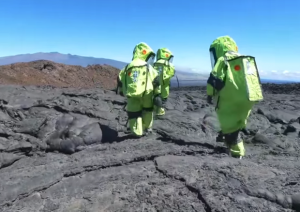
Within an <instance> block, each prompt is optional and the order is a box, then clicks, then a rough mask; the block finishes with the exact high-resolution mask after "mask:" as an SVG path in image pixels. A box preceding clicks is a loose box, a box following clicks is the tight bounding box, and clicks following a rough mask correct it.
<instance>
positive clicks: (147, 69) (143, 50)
mask: <svg viewBox="0 0 300 212" xmlns="http://www.w3.org/2000/svg"><path fill="white" fill-rule="evenodd" d="M154 58H155V53H154V51H153V50H152V49H151V48H150V47H149V46H148V45H147V44H146V43H144V42H141V43H139V44H137V45H136V46H135V48H134V50H133V58H132V61H131V63H129V64H128V65H127V66H126V67H125V68H124V69H122V70H121V71H120V73H119V77H118V89H119V88H121V89H122V92H120V94H121V95H124V96H126V97H127V115H128V122H129V127H130V131H131V133H132V135H134V136H137V137H141V136H143V135H144V133H146V134H148V133H150V132H152V125H153V107H154V105H153V104H154V103H159V102H161V100H160V98H161V97H160V90H159V85H160V83H159V77H158V74H157V71H156V70H155V69H154V68H153V66H152V65H153V63H154Z"/></svg>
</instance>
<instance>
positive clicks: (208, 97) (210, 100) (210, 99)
mask: <svg viewBox="0 0 300 212" xmlns="http://www.w3.org/2000/svg"><path fill="white" fill-rule="evenodd" d="M207 103H208V104H210V105H212V104H213V102H212V96H207Z"/></svg>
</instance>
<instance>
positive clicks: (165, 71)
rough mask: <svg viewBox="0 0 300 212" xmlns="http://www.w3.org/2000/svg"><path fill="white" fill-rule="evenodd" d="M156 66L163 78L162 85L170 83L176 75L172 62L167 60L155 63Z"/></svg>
mask: <svg viewBox="0 0 300 212" xmlns="http://www.w3.org/2000/svg"><path fill="white" fill-rule="evenodd" d="M154 68H155V69H156V70H157V73H158V75H159V77H160V79H161V80H162V82H161V83H162V85H164V84H169V82H170V80H171V78H172V77H173V76H174V74H175V73H174V69H173V68H172V67H171V65H170V63H168V62H167V61H165V62H164V63H163V64H162V63H155V64H154Z"/></svg>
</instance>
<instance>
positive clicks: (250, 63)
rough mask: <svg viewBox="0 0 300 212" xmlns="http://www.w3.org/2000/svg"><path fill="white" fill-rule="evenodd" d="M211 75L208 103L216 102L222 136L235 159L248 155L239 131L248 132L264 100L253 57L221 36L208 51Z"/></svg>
mask: <svg viewBox="0 0 300 212" xmlns="http://www.w3.org/2000/svg"><path fill="white" fill-rule="evenodd" d="M209 52H210V58H211V66H212V71H211V73H210V76H209V78H208V80H207V101H208V103H210V104H212V99H213V98H214V99H215V100H216V112H217V116H218V119H219V122H220V127H221V132H220V135H219V136H218V138H219V137H220V136H222V137H223V138H224V142H225V144H226V145H227V147H228V149H229V154H230V155H231V156H233V157H239V158H242V157H243V156H244V155H245V147H244V143H243V140H242V139H241V138H240V131H241V130H243V129H245V127H246V125H247V119H248V117H249V115H250V113H251V110H252V107H253V106H254V104H255V103H256V102H258V101H262V100H263V94H262V89H261V82H260V77H259V73H258V69H257V65H256V62H255V58H254V57H252V56H245V55H240V54H239V53H238V47H237V45H236V43H235V41H234V40H233V39H232V38H231V37H229V36H222V37H219V38H217V39H215V40H214V41H213V43H212V44H211V45H210V48H209Z"/></svg>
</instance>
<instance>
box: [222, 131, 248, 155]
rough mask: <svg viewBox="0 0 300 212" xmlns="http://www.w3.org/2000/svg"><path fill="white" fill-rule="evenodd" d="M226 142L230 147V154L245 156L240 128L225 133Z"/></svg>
mask: <svg viewBox="0 0 300 212" xmlns="http://www.w3.org/2000/svg"><path fill="white" fill-rule="evenodd" d="M223 136H224V142H225V144H226V146H227V147H228V149H229V154H230V155H231V156H232V157H243V156H245V147H244V142H243V140H242V138H241V136H240V130H237V131H235V132H233V133H228V134H223Z"/></svg>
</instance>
